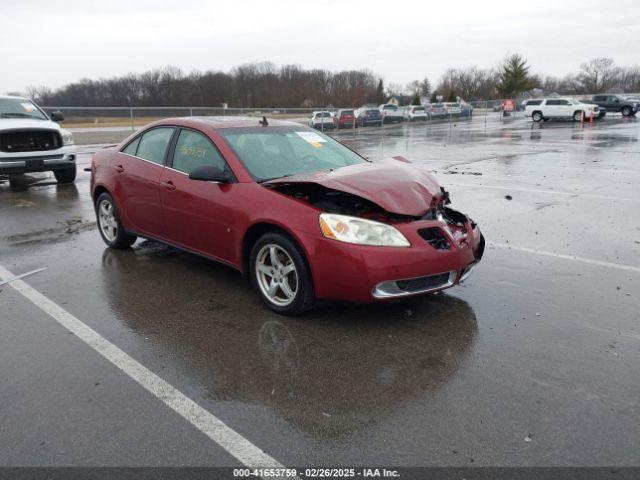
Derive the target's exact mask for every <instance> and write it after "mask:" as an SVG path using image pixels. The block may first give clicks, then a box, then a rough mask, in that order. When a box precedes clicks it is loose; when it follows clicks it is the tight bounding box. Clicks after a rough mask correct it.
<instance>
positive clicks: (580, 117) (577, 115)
mask: <svg viewBox="0 0 640 480" xmlns="http://www.w3.org/2000/svg"><path fill="white" fill-rule="evenodd" d="M583 120H584V112H583V111H582V110H578V111H577V112H575V113H574V114H573V121H574V122H581V121H583Z"/></svg>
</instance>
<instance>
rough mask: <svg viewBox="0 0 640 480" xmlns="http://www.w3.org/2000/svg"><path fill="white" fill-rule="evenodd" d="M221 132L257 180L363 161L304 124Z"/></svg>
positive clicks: (344, 165) (363, 160)
mask: <svg viewBox="0 0 640 480" xmlns="http://www.w3.org/2000/svg"><path fill="white" fill-rule="evenodd" d="M220 133H221V134H222V136H223V137H224V138H225V139H226V140H227V142H228V143H229V145H231V148H232V149H233V151H234V152H235V153H236V155H237V156H238V157H239V158H240V160H241V161H242V163H243V165H244V166H245V168H246V169H247V170H248V171H249V173H250V174H251V175H252V176H253V178H255V179H256V181H258V182H261V181H265V180H271V179H274V178H280V177H287V176H290V175H296V174H299V173H313V172H317V171H320V170H330V169H336V168H340V167H346V166H348V165H355V164H358V163H364V162H366V160H365V159H364V158H362V157H361V156H359V155H357V154H356V153H354V152H352V151H351V150H349V149H348V148H347V147H345V146H344V145H342V144H340V143H338V142H336V141H335V140H333V139H332V138H330V137H328V136H326V135H323V134H322V133H320V132H316V131H313V130H309V129H304V128H303V127H268V128H263V127H247V128H230V129H223V130H221V131H220Z"/></svg>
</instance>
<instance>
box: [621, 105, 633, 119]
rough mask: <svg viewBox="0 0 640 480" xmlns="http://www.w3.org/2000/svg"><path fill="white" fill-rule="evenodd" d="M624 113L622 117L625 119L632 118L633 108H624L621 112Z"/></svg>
mask: <svg viewBox="0 0 640 480" xmlns="http://www.w3.org/2000/svg"><path fill="white" fill-rule="evenodd" d="M620 111H621V112H622V116H623V117H630V116H631V115H632V113H633V111H632V110H631V107H627V106H625V107H622V110H620Z"/></svg>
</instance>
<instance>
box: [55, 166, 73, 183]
mask: <svg viewBox="0 0 640 480" xmlns="http://www.w3.org/2000/svg"><path fill="white" fill-rule="evenodd" d="M53 176H54V177H56V180H57V181H58V183H73V182H75V180H76V166H75V165H74V166H73V167H71V168H65V169H64V170H54V171H53Z"/></svg>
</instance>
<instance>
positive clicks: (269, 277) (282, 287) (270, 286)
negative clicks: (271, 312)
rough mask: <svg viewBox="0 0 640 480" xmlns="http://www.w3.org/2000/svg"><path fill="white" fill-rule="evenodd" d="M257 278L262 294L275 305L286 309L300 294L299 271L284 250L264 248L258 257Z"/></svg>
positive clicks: (273, 245)
mask: <svg viewBox="0 0 640 480" xmlns="http://www.w3.org/2000/svg"><path fill="white" fill-rule="evenodd" d="M255 272H256V278H257V280H258V286H259V287H260V290H261V291H262V294H263V295H264V296H265V297H266V298H267V299H268V300H269V301H270V302H271V303H273V304H274V305H277V306H279V307H286V306H287V305H290V304H291V303H292V302H293V301H294V300H295V298H296V295H297V294H298V271H297V270H296V265H295V263H293V260H292V259H291V257H290V256H289V254H288V253H287V252H286V250H285V249H284V248H282V247H281V246H279V245H276V244H274V243H269V244H267V245H265V246H263V247H262V248H261V249H260V251H259V252H258V255H257V256H256V264H255Z"/></svg>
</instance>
